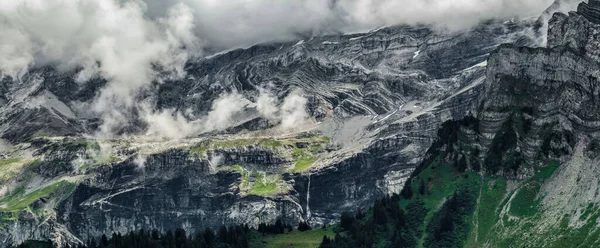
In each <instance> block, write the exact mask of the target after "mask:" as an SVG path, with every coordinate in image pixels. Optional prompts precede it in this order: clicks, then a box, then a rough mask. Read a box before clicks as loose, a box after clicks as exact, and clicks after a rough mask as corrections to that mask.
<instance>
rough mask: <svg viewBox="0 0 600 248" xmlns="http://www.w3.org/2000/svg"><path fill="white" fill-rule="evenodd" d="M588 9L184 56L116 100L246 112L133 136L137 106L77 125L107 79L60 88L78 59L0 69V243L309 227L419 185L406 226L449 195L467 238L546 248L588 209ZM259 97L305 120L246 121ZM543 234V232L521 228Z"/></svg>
mask: <svg viewBox="0 0 600 248" xmlns="http://www.w3.org/2000/svg"><path fill="white" fill-rule="evenodd" d="M597 7H598V6H597V2H595V1H590V3H589V4H581V5H580V7H579V8H578V12H577V13H575V12H571V13H569V15H565V14H561V13H555V14H553V15H552V18H550V20H549V24H548V36H547V37H548V38H547V39H548V42H547V47H538V42H537V38H538V37H537V35H539V34H540V33H543V32H545V31H544V29H543V28H541V27H542V26H544V25H543V23H541V20H545V19H544V18H540V19H539V20H522V21H487V22H484V23H481V24H480V25H478V26H477V27H474V28H473V29H471V30H468V31H462V32H445V31H438V30H432V29H430V28H428V27H424V26H421V27H414V26H413V27H411V26H396V27H387V28H382V29H378V30H373V31H371V32H368V33H359V34H344V35H335V36H322V37H314V38H311V39H306V40H299V41H293V42H283V43H269V44H259V45H255V46H252V47H249V48H246V49H237V50H233V51H228V52H223V53H221V54H216V55H213V56H210V57H206V58H202V59H198V60H193V61H189V62H188V63H187V64H186V67H185V72H186V76H185V77H183V78H165V79H162V80H161V81H160V82H159V81H157V82H154V83H153V84H152V85H151V86H150V87H148V88H147V89H144V92H143V94H139V95H136V96H135V101H138V102H146V103H149V104H150V105H151V108H152V109H153V111H155V112H160V111H170V113H183V115H184V118H185V119H186V121H190V123H194V117H197V116H206V115H207V114H210V112H211V109H214V106H215V105H214V102H216V101H219V99H221V97H222V96H223V95H227V94H229V93H231V92H237V93H239V94H240V95H241V97H242V98H243V99H244V100H243V101H244V102H246V104H244V105H243V106H242V107H240V108H241V111H240V113H237V114H236V115H235V121H234V123H235V124H234V125H232V126H228V127H226V128H223V129H219V130H211V131H208V132H201V133H200V132H195V133H192V134H190V135H187V136H185V137H179V138H177V139H148V137H145V135H144V134H145V133H146V131H147V130H148V129H149V127H150V126H151V125H152V123H148V122H147V120H144V119H143V118H141V117H140V116H139V115H138V114H136V113H137V112H136V111H133V112H132V114H131V115H128V116H127V117H124V118H125V119H126V120H123V122H124V123H126V124H125V125H122V126H119V127H118V130H117V133H118V134H119V135H122V136H117V137H111V138H108V139H107V138H101V137H98V136H96V135H94V134H96V133H98V132H99V131H101V129H102V126H103V125H104V124H105V122H106V121H107V120H105V119H103V118H102V116H99V115H95V114H94V113H90V111H89V107H88V106H90V105H91V104H92V102H93V101H94V98H95V97H96V96H97V95H98V94H99V92H101V91H102V90H103V89H104V87H106V86H107V84H108V83H109V82H108V80H107V79H103V78H101V77H96V78H93V79H91V80H88V81H85V82H78V80H76V76H77V73H78V71H60V70H58V69H55V68H52V67H44V68H37V69H35V70H32V71H30V72H29V73H28V74H26V75H25V76H23V78H21V79H18V80H17V79H12V78H8V77H6V78H3V79H2V84H1V88H0V93H1V94H0V104H1V107H0V135H1V137H2V138H3V139H5V140H7V141H8V142H9V143H10V145H9V148H7V149H5V150H4V151H3V152H2V153H3V154H2V156H3V157H4V159H3V160H0V167H1V170H0V171H2V172H0V173H1V174H0V186H1V187H0V193H2V194H3V198H2V199H0V212H2V213H1V216H2V218H1V219H0V242H2V243H3V244H5V245H7V246H9V245H15V244H19V243H21V242H23V241H25V240H29V239H35V240H46V239H51V240H53V241H54V242H56V243H57V244H59V245H64V244H76V243H81V242H84V241H86V240H88V239H91V238H98V237H100V236H101V235H102V234H107V235H109V234H111V233H113V232H120V233H127V232H129V231H136V230H140V229H145V230H151V229H156V230H159V231H161V232H164V231H167V230H174V229H177V228H183V229H185V230H186V232H187V233H195V232H198V231H200V230H204V228H206V227H209V228H218V227H219V226H221V225H231V224H248V225H250V226H251V227H258V225H259V224H261V223H266V224H273V223H275V222H276V220H278V219H281V220H283V221H285V222H286V223H298V222H301V221H307V222H308V223H310V224H312V225H321V224H327V223H335V222H337V221H338V219H339V217H340V215H341V213H342V212H345V211H355V210H357V209H365V210H366V209H367V208H368V207H370V206H372V205H373V203H374V202H376V200H377V199H380V198H383V197H385V196H386V195H388V194H392V193H398V192H400V191H401V190H403V189H404V191H406V190H408V189H412V190H413V191H414V192H418V193H420V194H418V195H415V196H412V197H406V196H405V198H404V202H405V203H406V204H404V203H403V204H401V206H403V208H404V209H403V211H405V212H406V213H407V214H411V212H410V211H409V210H408V209H406V206H408V205H410V204H412V203H414V204H417V205H418V204H421V203H423V205H424V207H423V209H424V211H426V212H427V215H426V216H424V217H423V218H425V219H424V221H422V223H421V225H416V226H413V227H410V228H415V229H414V230H418V231H421V232H422V233H424V232H423V230H425V229H427V230H429V229H435V223H436V222H432V219H433V220H447V218H444V215H443V213H450V210H452V208H453V207H452V206H454V205H449V204H451V203H453V202H456V200H452V199H458V197H457V196H456V195H457V194H455V193H457V192H468V194H467V193H465V194H466V195H469V196H473V197H472V198H469V197H465V198H464V199H463V198H460V199H462V200H460V201H461V202H462V201H463V200H464V201H466V202H470V203H469V204H470V205H469V204H467V205H469V206H471V208H467V209H466V210H465V211H462V212H460V213H461V214H463V215H465V218H466V220H468V221H470V222H469V223H471V222H472V223H474V224H473V225H475V226H474V227H473V226H470V225H469V229H468V230H469V231H464V232H462V233H461V235H463V236H464V237H469V239H468V241H467V242H466V244H469V245H473V246H477V245H481V244H483V245H491V246H495V245H502V244H505V243H501V242H510V241H511V240H512V239H514V238H515V237H516V235H521V234H522V233H528V232H529V234H530V235H531V236H532V237H539V238H537V239H536V238H531V239H521V240H520V241H519V242H531V243H529V244H531V245H537V244H542V245H544V244H560V243H558V242H559V241H560V240H562V237H571V235H579V234H576V233H577V232H580V231H581V230H582V229H581V227H582V226H587V225H589V223H593V221H595V218H596V217H595V215H594V214H592V213H593V212H594V208H595V205H594V204H595V202H598V201H594V199H595V198H594V197H595V193H594V192H595V190H596V189H595V187H594V186H593V185H595V184H596V183H593V182H594V178H595V175H596V174H594V171H595V169H594V168H595V167H594V166H592V165H593V164H594V163H593V161H595V158H596V156H597V155H598V154H596V150H597V149H600V148H597V147H596V146H597V144H596V141H595V136H594V135H595V133H594V131H595V125H596V124H597V121H596V120H595V118H596V113H597V112H598V111H596V108H595V106H596V104H597V102H598V101H597V100H596V98H595V96H596V95H597V94H598V92H597V90H596V88H595V86H594V85H595V83H597V78H596V77H597V75H596V74H597V73H596V70H597V69H595V68H596V67H597V65H598V61H597V55H595V53H596V50H597V49H596V45H595V44H596V41H595V39H594V37H595V33H596V30H597V29H596V28H597V24H596V21H597V20H598V18H596V17H597V15H596V14H595V13H596V11H597V9H598V8H597ZM551 13H552V11H548V12H546V13H545V14H544V16H543V17H547V16H549V15H550V14H551ZM264 90H268V91H269V92H270V93H271V94H272V95H273V96H274V98H275V100H276V101H278V102H285V101H286V99H289V98H290V96H294V95H295V94H297V93H296V92H301V96H302V98H304V99H305V102H306V105H305V106H302V109H303V110H304V111H306V113H307V114H308V115H309V117H310V123H309V124H306V125H303V126H302V127H301V128H297V129H295V130H293V131H292V132H279V131H278V130H277V127H278V126H279V125H282V123H283V122H284V121H283V120H273V119H269V118H267V117H266V116H264V115H263V114H261V113H260V112H261V111H260V110H259V107H258V104H259V103H260V99H261V95H262V94H263V93H262V92H263V91H264ZM582 161H584V162H582ZM571 167H572V169H568V170H567V169H565V168H571ZM555 169H556V170H555ZM581 173H583V174H581ZM405 185H406V186H405ZM422 185H423V186H422ZM440 187H442V188H441V189H440ZM575 192H577V194H575ZM460 194H461V193H459V194H458V195H459V196H460ZM565 195H568V197H565ZM465 199H466V200H465ZM473 199H477V200H476V201H474V200H473ZM515 202H518V203H515ZM513 203H514V205H515V206H516V207H515V208H513V207H511V206H512V205H513ZM574 203H577V204H574ZM414 204H413V205H410V206H417V205H414ZM501 204H502V205H501ZM528 204H529V205H528ZM444 206H448V207H444ZM440 209H441V210H444V209H450V210H448V211H447V212H444V211H441V210H440ZM511 209H512V210H511ZM515 209H517V210H516V212H515ZM438 210H440V211H441V212H440V211H438ZM445 211H446V210H445ZM566 214H568V217H565V216H567V215H566ZM415 216H416V215H415ZM582 216H583V217H582ZM540 218H549V219H548V220H551V221H549V222H547V221H540ZM431 223H434V224H431ZM460 223H462V224H461V225H466V224H464V223H466V222H465V221H462V222H460ZM565 225H567V226H566V227H565ZM428 226H432V227H428ZM514 227H519V229H517V228H514ZM559 227H560V228H559ZM567 227H569V228H567ZM419 228H420V229H419ZM527 228H529V229H527ZM594 228H595V227H594ZM410 230H413V229H410ZM414 230H413V231H414ZM518 230H525V231H518ZM586 230H588V231H589V230H590V229H586ZM413 231H411V233H412V234H411V235H413V237H412V238H413V239H414V240H417V241H419V242H421V243H422V244H428V245H432V246H435V245H436V244H438V245H439V244H441V243H439V240H435V239H434V240H431V239H430V238H426V235H422V234H419V233H416V232H413ZM443 231H447V230H443ZM561 232H564V233H561ZM437 233H438V234H440V235H442V234H443V233H444V232H442V231H439V232H437ZM446 233H447V232H446ZM549 233H555V234H558V235H554V236H552V237H551V238H550V239H546V237H547V236H543V235H540V234H544V235H545V234H549ZM474 234H475V236H473V235H474ZM494 235H496V236H494ZM536 235H538V236H536ZM561 235H562V236H561ZM442 236H443V235H442ZM442 236H437V235H436V236H435V237H436V238H440V237H442ZM463 236H460V235H458V236H457V237H459V238H458V239H460V237H463ZM444 237H445V236H444ZM577 237H579V236H577ZM586 237H587V236H586ZM553 239H556V240H553ZM585 241H586V239H583V240H582V242H585ZM436 242H438V243H436ZM453 242H454V241H453ZM457 242H459V241H457ZM495 242H498V243H495ZM544 242H546V243H544ZM523 245H527V244H523ZM508 246H510V245H508Z"/></svg>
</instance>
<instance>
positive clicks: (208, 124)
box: [0, 0, 552, 138]
mask: <svg viewBox="0 0 600 248" xmlns="http://www.w3.org/2000/svg"><path fill="white" fill-rule="evenodd" d="M551 3H552V0H454V1H448V0H302V1H271V0H228V1H221V0H177V1H176V0H145V1H142V0H102V1H86V0H0V30H2V32H0V77H4V76H10V77H12V78H13V79H15V80H17V81H18V80H19V79H20V78H21V76H22V75H24V74H25V73H26V72H27V71H28V70H29V69H31V68H34V67H41V66H47V65H51V66H54V67H55V68H57V69H58V70H74V69H77V70H78V71H79V73H78V74H77V75H76V77H75V79H76V80H77V81H78V82H85V81H87V80H89V79H90V78H92V77H96V76H99V77H103V78H105V79H107V80H108V84H107V85H106V87H105V88H104V89H102V90H101V92H100V93H99V94H98V95H97V96H96V98H95V99H94V100H93V102H91V103H86V111H88V110H90V111H91V113H94V114H95V115H97V116H101V117H102V119H103V124H102V126H101V128H100V132H99V133H100V134H101V136H110V135H112V134H114V133H115V132H116V131H115V130H119V129H120V128H121V127H122V126H123V122H124V121H123V120H127V119H128V118H129V117H130V116H138V117H140V118H141V119H143V120H144V121H146V122H147V123H148V131H147V133H146V135H149V136H164V137H175V138H181V137H182V136H185V135H188V134H191V133H197V132H207V131H216V130H222V129H224V128H225V127H227V126H230V125H231V123H232V121H233V118H234V116H235V115H236V114H237V113H238V112H239V111H241V110H242V109H243V108H244V107H245V106H246V104H248V100H246V99H244V98H243V97H241V95H239V94H237V93H232V94H230V95H224V96H221V97H220V98H219V100H217V101H216V102H215V103H214V104H213V109H212V111H211V112H209V113H208V116H205V117H199V118H198V120H197V121H196V122H193V121H190V120H187V119H186V118H184V115H183V114H182V113H178V112H175V111H174V110H169V109H167V110H162V111H159V112H156V110H153V109H152V108H149V107H148V106H147V103H139V102H138V101H139V99H137V98H136V96H137V94H138V92H139V91H140V90H143V89H145V88H146V87H149V85H150V83H151V82H161V81H162V79H165V78H169V79H174V78H175V79H176V78H181V77H184V76H185V71H184V70H183V66H184V64H185V62H186V61H188V60H189V59H191V58H198V57H203V56H206V55H209V54H211V53H214V52H218V51H223V50H227V49H232V48H237V47H247V46H250V45H252V44H256V43H260V42H271V41H284V40H293V39H300V38H304V37H310V36H315V35H323V34H340V33H353V32H362V31H367V30H372V29H374V28H378V27H381V26H390V25H396V24H411V25H414V24H424V25H431V26H432V27H434V28H439V29H449V30H462V29H468V28H471V27H473V26H474V25H476V24H478V23H479V22H481V21H483V20H487V19H492V18H497V19H498V18H499V19H511V18H528V17H536V16H539V15H540V14H541V13H542V12H543V10H544V9H546V8H547V7H548V6H549V5H550V4H551ZM301 95H302V94H301V93H300V92H296V93H294V92H292V94H290V95H289V96H288V97H287V98H286V99H284V100H283V102H279V101H278V100H277V99H276V98H275V97H274V96H273V95H271V94H270V93H268V92H267V91H263V92H261V93H260V96H259V98H258V100H257V102H256V105H257V110H258V111H259V112H260V114H261V115H263V116H264V117H265V118H267V119H274V120H277V121H279V122H280V127H281V128H282V129H289V128H291V127H292V126H297V125H298V124H303V123H305V121H306V120H307V119H309V118H308V117H309V115H308V114H307V113H306V111H305V107H303V106H304V105H305V104H306V98H304V97H303V96H301ZM87 104H89V106H88V105H87Z"/></svg>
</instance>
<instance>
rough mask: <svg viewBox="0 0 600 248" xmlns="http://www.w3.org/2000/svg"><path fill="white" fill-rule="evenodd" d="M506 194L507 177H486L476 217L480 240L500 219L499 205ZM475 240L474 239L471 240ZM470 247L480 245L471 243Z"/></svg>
mask: <svg viewBox="0 0 600 248" xmlns="http://www.w3.org/2000/svg"><path fill="white" fill-rule="evenodd" d="M505 195H506V179H505V178H490V177H488V178H486V179H485V183H484V184H483V185H482V188H481V195H480V198H479V205H478V206H477V212H476V216H475V218H477V219H476V221H477V229H476V230H475V232H474V234H475V233H476V235H477V239H478V240H486V239H487V237H488V235H489V234H490V230H491V229H492V227H493V226H494V224H495V223H496V222H497V221H498V216H499V210H500V208H499V206H500V203H501V202H502V200H503V199H504V197H505ZM470 241H472V242H474V240H470ZM469 246H470V247H478V246H477V245H472V246H471V245H469Z"/></svg>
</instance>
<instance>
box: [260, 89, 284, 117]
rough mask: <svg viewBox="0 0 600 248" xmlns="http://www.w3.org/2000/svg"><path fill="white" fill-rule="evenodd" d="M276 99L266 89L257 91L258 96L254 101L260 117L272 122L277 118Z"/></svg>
mask: <svg viewBox="0 0 600 248" xmlns="http://www.w3.org/2000/svg"><path fill="white" fill-rule="evenodd" d="M277 104H278V101H277V98H275V96H273V94H272V93H271V92H270V91H269V90H266V89H262V88H261V89H259V95H258V98H257V100H256V110H258V113H259V115H260V116H261V117H263V118H266V119H271V120H274V119H276V118H277V111H279V109H278V108H277Z"/></svg>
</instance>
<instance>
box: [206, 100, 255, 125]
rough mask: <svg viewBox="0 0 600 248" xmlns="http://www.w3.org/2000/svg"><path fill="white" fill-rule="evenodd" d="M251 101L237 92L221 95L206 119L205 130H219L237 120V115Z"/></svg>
mask: <svg viewBox="0 0 600 248" xmlns="http://www.w3.org/2000/svg"><path fill="white" fill-rule="evenodd" d="M249 103H250V101H248V100H247V99H245V98H244V97H243V96H242V95H240V94H237V93H230V94H225V95H222V96H220V97H219V98H218V99H216V100H215V101H214V102H213V105H212V109H211V111H210V112H208V116H207V117H206V118H205V120H204V128H203V131H205V132H210V131H219V130H223V129H225V128H227V127H230V126H231V125H232V124H234V122H235V119H234V117H235V115H236V114H238V113H240V112H242V111H243V109H244V107H246V106H247V105H248V104H249Z"/></svg>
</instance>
